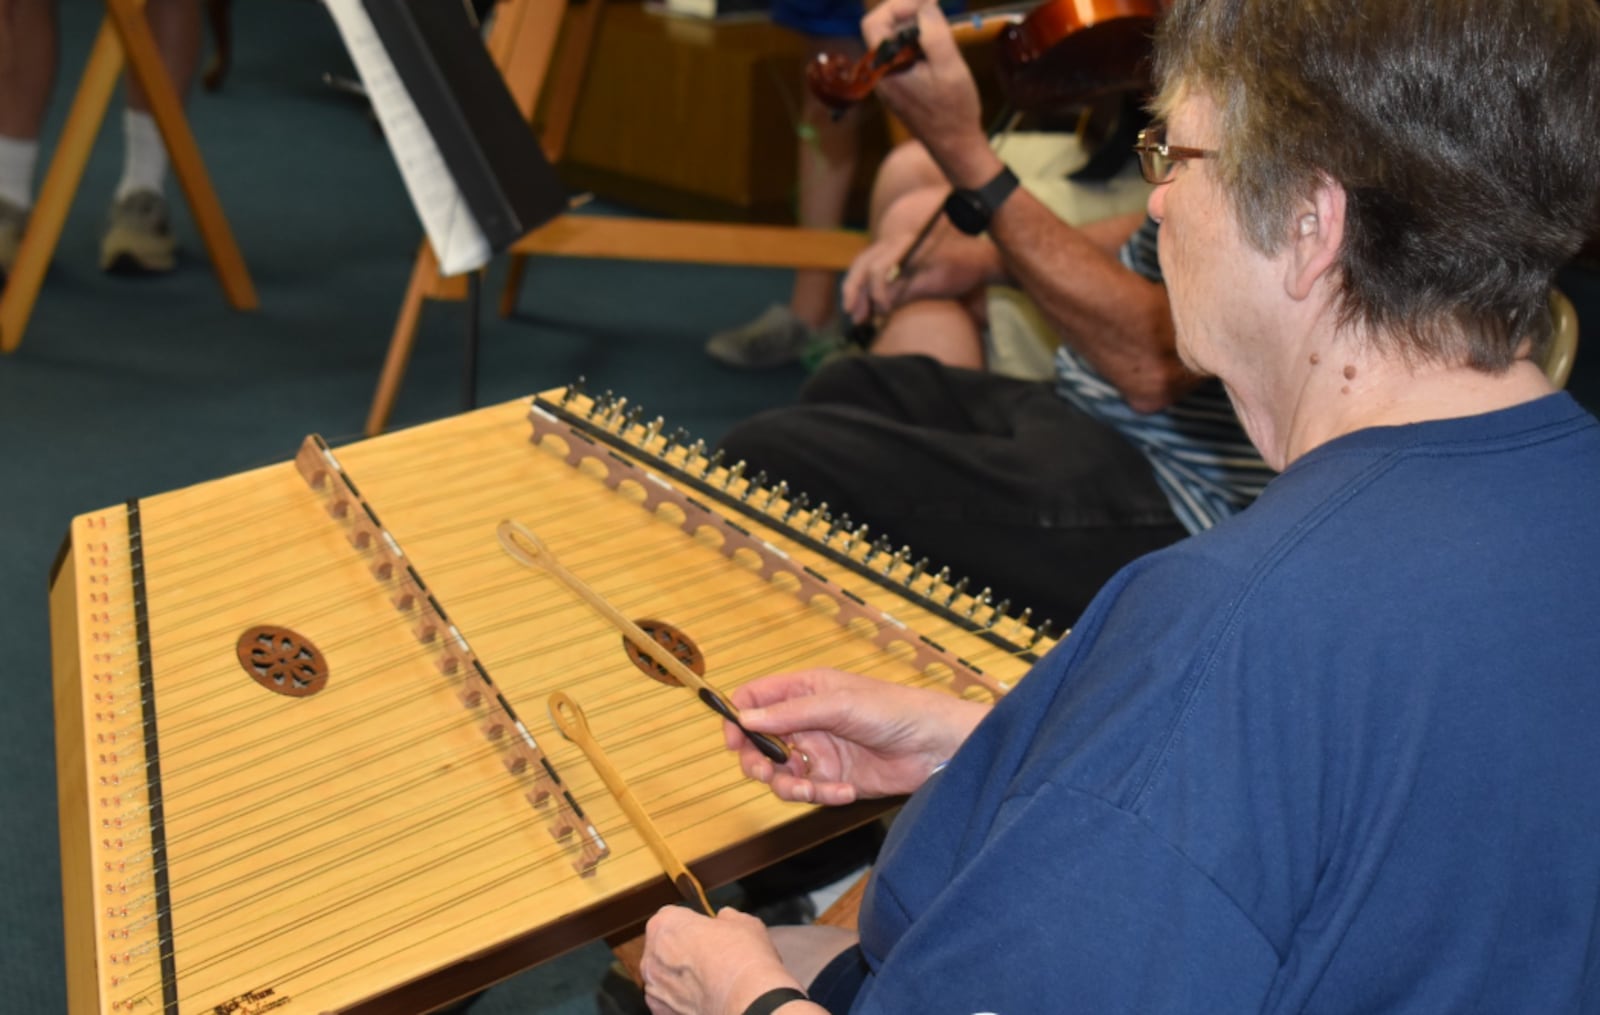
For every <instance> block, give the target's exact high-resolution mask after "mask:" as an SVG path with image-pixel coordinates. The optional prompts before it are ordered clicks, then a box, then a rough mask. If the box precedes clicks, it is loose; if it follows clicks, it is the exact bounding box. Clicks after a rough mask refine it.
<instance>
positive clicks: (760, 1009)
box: [744, 987, 811, 1015]
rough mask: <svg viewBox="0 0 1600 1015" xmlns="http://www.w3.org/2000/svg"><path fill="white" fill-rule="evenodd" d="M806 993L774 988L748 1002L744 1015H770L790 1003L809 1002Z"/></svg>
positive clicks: (791, 989)
mask: <svg viewBox="0 0 1600 1015" xmlns="http://www.w3.org/2000/svg"><path fill="white" fill-rule="evenodd" d="M809 1000H811V999H810V998H808V997H807V996H806V992H805V991H803V990H799V989H797V988H795V987H774V988H772V989H771V990H769V991H767V992H766V993H765V994H762V995H761V996H760V997H758V998H756V999H755V1000H754V1001H751V1002H750V1006H749V1007H748V1008H746V1009H745V1010H744V1015H772V1013H773V1012H775V1011H777V1010H778V1009H779V1008H782V1007H783V1006H784V1005H786V1004H788V1003H789V1002H790V1001H809Z"/></svg>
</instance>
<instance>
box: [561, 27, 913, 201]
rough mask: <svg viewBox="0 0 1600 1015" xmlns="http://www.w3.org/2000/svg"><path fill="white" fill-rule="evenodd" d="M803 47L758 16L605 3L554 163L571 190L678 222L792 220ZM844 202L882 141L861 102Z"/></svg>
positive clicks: (879, 153) (863, 183) (872, 164)
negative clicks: (723, 16)
mask: <svg viewBox="0 0 1600 1015" xmlns="http://www.w3.org/2000/svg"><path fill="white" fill-rule="evenodd" d="M805 55H806V43H805V40H804V39H802V38H801V37H800V36H798V35H797V34H795V33H793V32H790V31H788V30H786V29H783V28H780V27H778V26H776V25H773V24H771V23H770V22H767V21H731V22H711V21H698V20H693V19H688V18H680V17H668V16H665V15H661V14H656V13H652V12H650V11H649V10H647V9H646V8H645V6H644V4H642V3H637V2H633V3H630V2H619V0H613V2H610V3H608V4H607V5H606V9H605V11H604V15H603V20H602V22H601V25H600V28H599V32H598V35H597V38H596V40H595V44H594V49H593V51H592V54H591V56H590V59H589V65H588V71H587V74H586V75H585V77H584V81H583V85H582V87H581V88H580V89H579V93H578V102H577V107H576V111H575V115H574V119H573V123H572V131H571V134H570V135H569V137H568V141H567V150H566V152H565V155H564V157H563V158H562V160H561V163H560V169H561V173H562V176H563V178H564V179H565V180H566V181H567V183H568V184H569V185H570V186H572V187H574V188H577V189H580V190H588V191H593V192H594V193H595V194H596V195H597V196H599V197H601V198H605V199H609V200H615V201H618V202H621V203H623V204H627V205H630V206H632V207H636V208H639V209H642V210H645V211H651V212H657V213H661V214H668V215H675V216H680V217H685V218H704V219H732V220H752V221H766V222H788V221H792V220H793V214H794V193H795V161H796V156H797V146H798V144H799V137H798V131H797V119H798V115H799V110H800V102H801V98H802V94H803V93H802V89H803V87H804V82H803V75H804V60H805ZM865 113H866V117H867V124H866V127H865V128H864V137H865V144H864V146H863V154H862V158H861V160H860V164H859V166H858V171H857V181H856V188H855V189H856V194H855V201H854V203H855V204H856V206H857V211H858V212H859V210H860V209H861V208H864V207H865V195H866V193H867V191H868V188H869V187H870V184H871V178H872V172H873V171H874V170H875V169H876V167H877V164H878V162H879V161H880V160H881V159H882V157H883V155H884V153H885V152H886V151H887V149H888V143H887V139H886V138H887V130H886V127H885V123H884V116H883V113H882V112H881V109H880V107H878V105H877V104H876V103H873V102H869V103H867V104H866V107H865Z"/></svg>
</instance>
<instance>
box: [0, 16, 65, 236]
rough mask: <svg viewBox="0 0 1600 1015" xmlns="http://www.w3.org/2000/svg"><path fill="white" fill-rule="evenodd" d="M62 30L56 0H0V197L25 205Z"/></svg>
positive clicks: (30, 196)
mask: <svg viewBox="0 0 1600 1015" xmlns="http://www.w3.org/2000/svg"><path fill="white" fill-rule="evenodd" d="M59 34H60V33H59V28H58V27H57V24H56V4H55V0H0V199H4V200H5V201H7V202H9V203H10V204H11V205H13V206H15V207H17V208H20V209H24V210H25V209H27V208H29V207H31V206H32V205H33V176H34V167H35V165H36V163H37V161H38V152H39V132H40V130H41V129H42V128H43V126H44V116H45V111H46V110H47V109H48V108H49V105H50V90H51V89H52V88H53V87H54V85H55V78H56V65H57V62H58V60H59V52H58V51H59V49H60V41H59Z"/></svg>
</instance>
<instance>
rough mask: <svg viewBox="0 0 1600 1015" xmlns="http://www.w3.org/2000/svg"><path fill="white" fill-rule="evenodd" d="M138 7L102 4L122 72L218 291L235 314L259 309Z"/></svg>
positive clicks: (127, 0)
mask: <svg viewBox="0 0 1600 1015" xmlns="http://www.w3.org/2000/svg"><path fill="white" fill-rule="evenodd" d="M141 7H142V4H141V3H140V2H138V0H106V10H107V11H109V12H110V14H111V19H112V21H113V22H114V23H115V25H116V28H117V35H118V37H119V38H120V39H121V40H122V47H123V50H124V52H125V53H126V54H127V58H128V72H129V73H130V74H132V75H134V76H135V77H136V78H137V79H138V81H139V84H140V85H141V86H142V87H143V88H144V93H145V96H146V98H148V99H149V102H150V114H151V115H152V116H153V117H154V118H155V121H156V126H157V127H158V128H160V130H161V140H162V141H163V142H164V143H165V144H166V146H167V155H168V156H169V157H170V158H171V159H172V170H173V174H174V175H176V176H177V178H178V183H179V184H180V185H182V187H183V194H184V196H185V197H186V198H188V201H189V211H190V212H191V213H192V214H193V215H194V220H195V225H196V226H197V227H198V228H199V230H200V236H201V237H202V238H203V239H204V240H205V244H206V250H207V251H208V252H209V253H210V254H211V264H212V266H213V267H214V268H215V269H216V272H217V277H218V279H219V280H220V281H221V282H222V291H223V293H224V295H226V296H227V299H228V303H229V304H230V305H231V306H232V307H233V308H234V309H235V310H254V309H256V307H257V306H259V305H260V304H259V301H258V300H257V299H256V290H255V286H254V285H253V284H252V283H251V281H250V272H249V269H247V268H246V267H245V263H244V257H243V256H241V255H240V253H239V247H238V245H237V244H236V243H234V240H233V232H232V230H230V229H229V228H228V220H227V217H226V216H224V215H223V213H222V202H221V201H219V200H217V192H216V191H215V190H214V189H213V188H212V186H211V177H210V176H209V175H208V174H207V173H206V166H205V162H204V161H203V160H202V159H201V158H200V146H199V145H198V144H196V143H195V140H194V134H193V133H192V132H191V131H190V130H189V122H188V121H187V120H185V119H184V116H183V104H182V102H181V101H180V100H179V98H178V93H177V90H176V89H175V88H174V87H173V85H172V79H171V77H170V76H169V75H168V74H167V70H166V67H165V66H164V65H163V64H162V62H161V54H160V53H159V52H158V51H157V49H156V40H155V36H153V35H152V34H150V24H149V22H147V21H146V20H145V18H144V12H143V11H142V10H141Z"/></svg>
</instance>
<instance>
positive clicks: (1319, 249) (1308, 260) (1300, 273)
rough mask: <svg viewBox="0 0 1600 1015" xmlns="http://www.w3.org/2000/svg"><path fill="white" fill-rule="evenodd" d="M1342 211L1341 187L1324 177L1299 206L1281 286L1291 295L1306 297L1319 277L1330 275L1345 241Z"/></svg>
mask: <svg viewBox="0 0 1600 1015" xmlns="http://www.w3.org/2000/svg"><path fill="white" fill-rule="evenodd" d="M1344 213H1345V192H1344V188H1343V187H1341V186H1340V185H1339V184H1337V183H1335V182H1334V181H1332V180H1330V179H1327V178H1326V177H1324V178H1323V179H1322V180H1321V181H1320V182H1319V183H1318V184H1317V186H1316V189H1315V190H1313V191H1312V193H1311V196H1310V198H1309V199H1307V200H1306V201H1303V202H1301V203H1300V205H1299V206H1298V208H1297V211H1296V214H1295V218H1294V221H1293V222H1292V223H1291V225H1290V234H1289V243H1288V254H1289V257H1288V260H1287V263H1286V264H1285V265H1284V280H1283V282H1284V289H1285V290H1286V291H1287V292H1288V294H1289V296H1290V297H1291V298H1293V299H1296V300H1303V299H1305V298H1306V297H1308V296H1310V295H1311V293H1312V291H1313V290H1314V289H1315V288H1316V285H1317V282H1318V281H1319V280H1320V279H1322V278H1324V277H1328V278H1331V277H1332V274H1333V272H1334V271H1335V268H1336V265H1337V264H1338V260H1339V248H1340V247H1341V246H1342V245H1343V244H1344V226H1345V222H1344Z"/></svg>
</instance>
